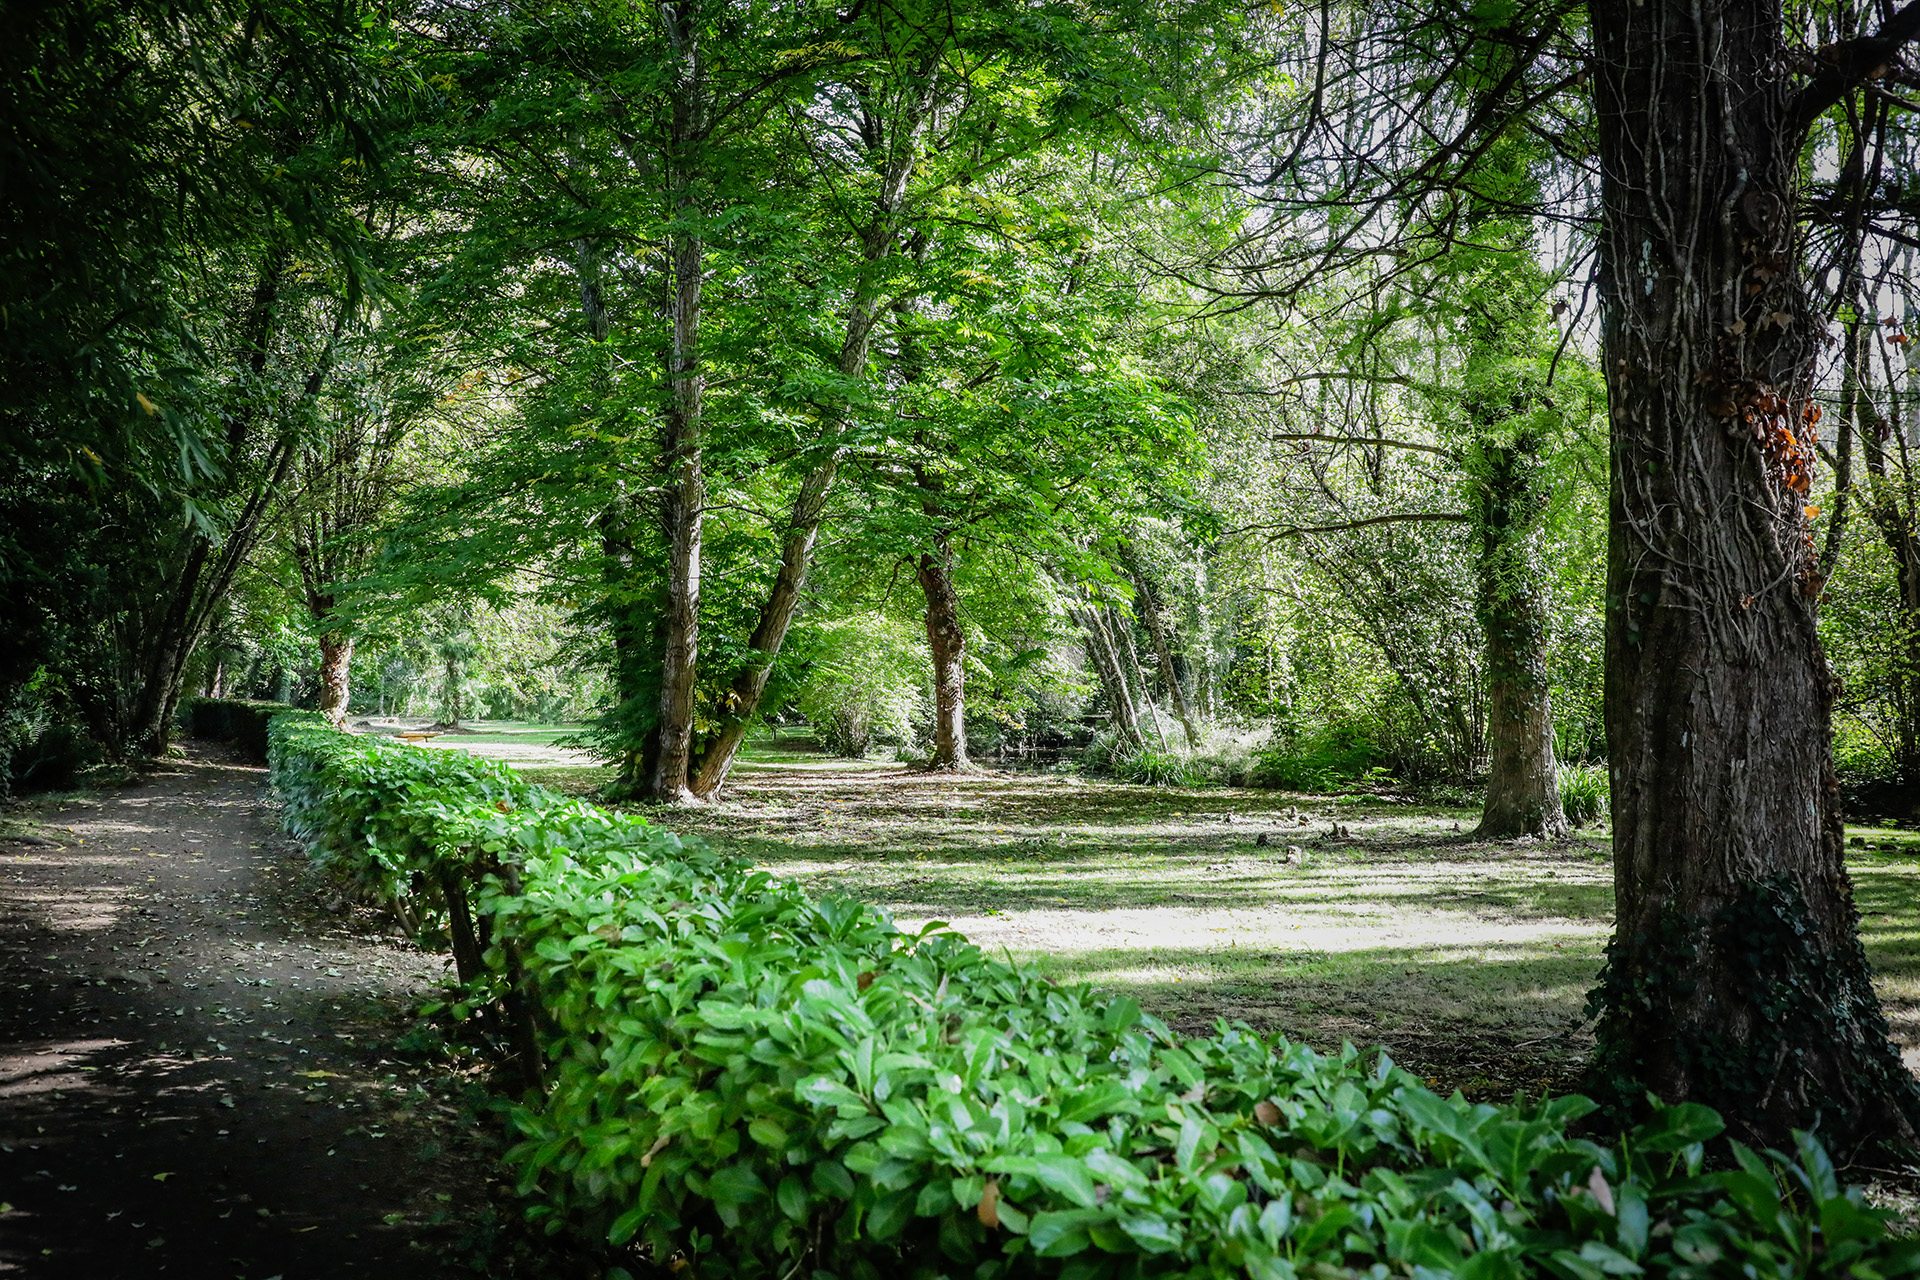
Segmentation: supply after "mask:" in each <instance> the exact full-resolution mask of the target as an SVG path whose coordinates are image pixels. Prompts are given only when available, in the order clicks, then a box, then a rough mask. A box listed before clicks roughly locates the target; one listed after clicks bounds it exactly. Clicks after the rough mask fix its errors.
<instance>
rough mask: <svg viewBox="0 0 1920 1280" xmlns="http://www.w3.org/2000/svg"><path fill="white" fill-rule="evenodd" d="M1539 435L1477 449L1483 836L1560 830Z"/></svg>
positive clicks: (1548, 834)
mask: <svg viewBox="0 0 1920 1280" xmlns="http://www.w3.org/2000/svg"><path fill="white" fill-rule="evenodd" d="M1540 443H1541V442H1539V441H1537V440H1536V439H1534V438H1533V437H1532V436H1530V435H1528V434H1526V433H1522V434H1521V435H1520V437H1519V438H1518V439H1516V440H1515V441H1514V443H1512V444H1510V445H1489V446H1485V447H1483V448H1482V450H1481V454H1482V458H1481V461H1482V464H1483V468H1484V474H1483V475H1482V476H1481V481H1482V484H1481V492H1480V503H1479V507H1480V511H1479V518H1478V520H1477V521H1476V523H1477V524H1478V525H1479V530H1480V559H1479V564H1478V566H1477V568H1478V571H1479V597H1478V601H1477V603H1478V610H1477V611H1478V613H1479V615H1480V625H1481V628H1482V630H1483V632H1484V633H1485V636H1486V646H1487V699H1488V703H1489V707H1488V715H1487V745H1488V747H1489V759H1488V762H1487V798H1486V804H1485V806H1484V807H1483V808H1482V810H1481V813H1480V827H1479V829H1478V830H1477V831H1476V832H1475V833H1474V834H1475V835H1477V836H1480V837H1481V838H1483V839H1498V838H1503V837H1507V836H1523V835H1528V836H1539V837H1542V838H1545V839H1558V838H1560V837H1562V836H1564V835H1566V834H1567V831H1568V827H1567V815H1566V812H1565V810H1564V809H1562V808H1561V805H1560V769H1559V764H1558V762H1557V761H1556V760H1555V759H1554V752H1553V708H1552V705H1551V700H1550V695H1549V688H1550V686H1549V682H1548V679H1547V633H1548V618H1547V600H1546V583H1545V581H1544V580H1543V579H1544V578H1545V569H1544V566H1542V564H1541V563H1540V539H1539V517H1540V514H1541V511H1542V510H1543V509H1544V508H1545V506H1546V494H1545V491H1544V487H1543V482H1542V479H1541V477H1540V475H1539V469H1540V464H1539V459H1538V457H1537V456H1536V455H1537V451H1538V448H1539V446H1540Z"/></svg>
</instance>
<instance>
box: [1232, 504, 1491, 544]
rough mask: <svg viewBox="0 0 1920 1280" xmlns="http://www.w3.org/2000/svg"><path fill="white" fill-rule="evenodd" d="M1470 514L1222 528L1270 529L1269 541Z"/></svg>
mask: <svg viewBox="0 0 1920 1280" xmlns="http://www.w3.org/2000/svg"><path fill="white" fill-rule="evenodd" d="M1472 518H1473V517H1472V516H1470V515H1468V514H1467V513H1466V512H1464V511H1402V512H1396V513H1395V514H1393V515H1385V516H1367V517H1366V518H1365V519H1361V520H1343V521H1341V522H1340V523H1339V524H1281V523H1279V522H1278V521H1273V520H1266V521H1262V522H1260V523H1259V524H1243V525H1241V526H1240V527H1239V528H1237V529H1228V530H1226V531H1225V533H1224V535H1223V536H1225V537H1232V536H1233V535H1235V534H1240V533H1253V532H1256V531H1257V530H1261V529H1271V530H1273V534H1272V536H1271V537H1270V538H1269V541H1276V542H1277V541H1278V540H1280V539H1281V538H1297V537H1299V536H1300V535H1302V534H1307V533H1345V532H1346V531H1347V530H1349V529H1366V528H1370V527H1371V526H1373V525H1377V524H1436V523H1445V524H1465V523H1466V522H1467V521H1469V520H1471V519H1472Z"/></svg>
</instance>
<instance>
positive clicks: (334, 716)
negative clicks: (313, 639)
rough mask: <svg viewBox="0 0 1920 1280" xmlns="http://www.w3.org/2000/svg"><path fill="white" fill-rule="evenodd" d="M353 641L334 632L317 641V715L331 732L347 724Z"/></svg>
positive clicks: (324, 634)
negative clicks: (318, 643)
mask: <svg viewBox="0 0 1920 1280" xmlns="http://www.w3.org/2000/svg"><path fill="white" fill-rule="evenodd" d="M352 666H353V637H352V636H350V635H346V634H343V633H341V632H337V631H329V632H325V633H323V634H322V635H321V637H320V714H321V715H323V716H325V717H326V718H327V721H328V723H330V724H332V725H333V727H334V728H336V729H341V728H345V727H346V723H347V696H348V694H349V693H350V692H351V688H350V683H349V682H350V681H351V679H352V674H351V672H352Z"/></svg>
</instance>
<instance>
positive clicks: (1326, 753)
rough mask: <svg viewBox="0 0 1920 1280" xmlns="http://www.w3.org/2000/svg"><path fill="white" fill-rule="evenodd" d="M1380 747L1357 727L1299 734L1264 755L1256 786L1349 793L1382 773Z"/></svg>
mask: <svg viewBox="0 0 1920 1280" xmlns="http://www.w3.org/2000/svg"><path fill="white" fill-rule="evenodd" d="M1380 759H1381V751H1380V748H1379V747H1378V746H1377V745H1376V744H1375V742H1374V740H1373V738H1372V737H1371V736H1370V734H1369V733H1368V731H1367V730H1366V729H1365V728H1364V727H1362V726H1360V725H1356V724H1346V725H1335V726H1332V727H1330V728H1325V729H1320V730H1318V731H1316V732H1310V733H1304V734H1296V735H1292V736H1291V737H1289V738H1286V739H1283V740H1281V741H1279V742H1276V743H1274V744H1273V745H1271V746H1269V747H1267V748H1266V749H1265V750H1263V751H1261V752H1260V755H1259V759H1258V762H1257V764H1256V766H1255V768H1254V772H1253V778H1254V782H1255V785H1257V786H1265V787H1278V788H1280V789H1282V790H1286V791H1322V792H1325V791H1345V790H1348V789H1349V788H1351V787H1352V786H1354V785H1355V784H1356V783H1360V782H1363V781H1368V780H1371V779H1373V778H1374V777H1376V776H1377V775H1378V773H1379V772H1380V768H1379V763H1378V762H1379V760H1380Z"/></svg>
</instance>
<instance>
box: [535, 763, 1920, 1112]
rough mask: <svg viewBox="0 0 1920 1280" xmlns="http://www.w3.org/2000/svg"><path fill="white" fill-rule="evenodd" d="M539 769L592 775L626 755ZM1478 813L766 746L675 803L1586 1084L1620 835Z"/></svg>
mask: <svg viewBox="0 0 1920 1280" xmlns="http://www.w3.org/2000/svg"><path fill="white" fill-rule="evenodd" d="M526 772H527V773H528V774H529V775H530V776H532V777H534V778H535V779H537V780H539V781H541V782H545V783H548V784H550V785H556V786H560V787H564V788H567V789H570V790H575V791H590V790H592V789H593V788H595V787H597V786H599V785H601V784H602V783H603V782H604V780H605V777H606V773H605V771H604V770H598V769H582V768H539V767H529V768H527V769H526ZM1476 816H1477V815H1476V814H1474V813H1473V812H1471V811H1468V810H1450V809H1435V808H1426V807H1414V806H1408V805H1395V804H1383V803H1380V802H1377V801H1374V800H1370V799H1367V798H1363V797H1328V796H1300V795H1288V794H1281V793H1275V792H1266V791H1236V790H1202V791H1192V790H1173V789H1165V788H1152V787H1137V786H1127V785H1122V784H1117V783H1108V782H1100V781H1093V780H1088V779H1081V778H1075V777H1071V776H1057V775H1024V774H983V775H977V776H968V777H949V776H943V775H930V774H923V773H916V772H913V771H911V770H909V769H906V768H903V767H901V766H898V765H893V764H883V763H876V762H861V763H855V762H846V761H835V760H831V759H829V758H827V757H824V756H820V755H817V754H812V753H808V752H801V751H796V750H790V749H789V750H770V749H767V748H765V747H762V748H759V749H757V750H755V751H754V752H753V753H751V754H750V755H749V756H748V757H747V758H746V759H745V760H744V761H743V763H742V764H741V766H740V768H739V770H738V771H737V773H736V775H735V779H734V780H733V781H732V782H731V783H730V784H729V786H728V789H727V793H726V796H725V798H724V800H723V802H722V803H720V804H717V805H713V806H710V807H708V808H705V809H700V810H691V811H685V812H676V813H673V814H671V815H670V816H666V817H665V818H664V821H665V822H666V823H667V824H668V825H671V826H673V827H674V828H676V829H677V830H681V831H684V832H688V833H694V834H699V835H702V836H705V837H706V838H707V839H709V840H710V841H712V842H714V843H715V844H718V845H723V846H726V847H729V848H733V849H736V850H738V851H739V852H740V853H742V854H744V855H745V856H747V857H749V858H752V859H753V860H755V861H756V862H758V863H760V864H761V865H763V866H765V867H767V868H768V869H769V870H772V871H774V872H776V873H778V874H781V875H786V876H791V877H794V878H796V879H798V880H800V881H802V882H804V883H805V884H807V885H808V887H809V888H811V889H812V890H814V891H815V892H818V893H829V892H838V893H846V894H850V895H853V896H856V897H859V898H863V899H865V900H868V901H871V902H876V903H879V904H882V905H884V906H886V907H888V908H889V909H891V910H892V911H893V912H894V913H895V914H896V916H898V917H899V918H900V919H902V920H903V921H919V920H926V919H938V920H946V921H948V922H950V923H952V924H953V925H954V926H955V927H957V928H959V929H960V930H962V931H963V932H965V933H966V934H967V935H968V936H970V937H972V938H973V939H974V940H975V941H976V942H979V943H981V944H982V945H984V946H988V947H994V948H1005V949H1006V950H1007V951H1009V952H1011V953H1012V954H1013V955H1014V956H1016V957H1018V958H1021V959H1027V960H1032V961H1034V962H1035V963H1037V964H1039V965H1040V966H1042V967H1043V968H1044V969H1045V970H1046V971H1047V972H1049V973H1052V974H1055V975H1058V976H1059V977H1062V978H1079V979H1086V980H1089V981H1092V982H1096V983H1099V984H1100V985H1101V986H1103V987H1107V988H1110V989H1113V990H1119V991H1125V992H1127V993H1128V994H1131V995H1133V996H1135V997H1136V998H1138V999H1139V1000H1140V1002H1141V1003H1142V1004H1143V1005H1145V1006H1146V1007H1147V1008H1149V1009H1152V1010H1153V1011H1154V1012H1156V1013H1158V1014H1159V1015H1160V1016H1162V1017H1164V1018H1166V1019H1167V1020H1168V1021H1169V1022H1171V1023H1173V1024H1174V1025H1176V1026H1178V1027H1181V1028H1183V1029H1188V1030H1195V1029H1204V1028H1207V1027H1209V1026H1210V1025H1211V1024H1212V1023H1213V1022H1214V1021H1215V1020H1216V1019H1218V1018H1222V1017H1228V1018H1241V1019H1245V1020H1246V1021H1248V1022H1250V1023H1253V1024H1254V1025H1256V1026H1259V1027H1262V1028H1266V1029H1271V1030H1279V1031H1283V1032H1286V1033H1287V1034H1289V1035H1291V1036H1294V1037H1296V1038H1299V1039H1303V1040H1306V1041H1307V1042H1309V1043H1311V1044H1314V1045H1317V1046H1320V1047H1324V1048H1335V1047H1338V1045H1339V1043H1340V1042H1341V1041H1342V1040H1353V1041H1355V1042H1356V1043H1360V1044H1383V1045H1385V1046H1386V1047H1387V1049H1388V1050H1389V1051H1390V1052H1391V1053H1392V1054H1393V1055H1394V1057H1395V1058H1396V1059H1398V1060H1399V1061H1401V1062H1402V1063H1404V1064H1406V1065H1408V1066H1410V1067H1412V1068H1414V1069H1416V1070H1419V1071H1421V1072H1422V1073H1423V1074H1426V1075H1428V1076H1429V1077H1431V1078H1433V1079H1434V1080H1435V1081H1436V1082H1437V1083H1439V1084H1440V1085H1441V1086H1443V1087H1459V1088H1462V1089H1464V1090H1466V1091H1467V1092H1468V1093H1469V1094H1474V1095H1483V1096H1504V1095H1506V1094H1508V1093H1511V1092H1512V1091H1513V1090H1514V1089H1526V1090H1530V1091H1532V1090H1538V1089H1541V1088H1543V1087H1551V1088H1557V1089H1558V1088H1569V1087H1572V1086H1573V1085H1574V1084H1575V1083H1576V1081H1577V1077H1578V1074H1579V1071H1580V1068H1581V1065H1582V1063H1583V1061H1584V1059H1585V1055H1586V1053H1587V1051H1588V1049H1589V1048H1590V1046H1591V1043H1592V1040H1591V1031H1590V1028H1589V1027H1588V1026H1587V1024H1586V1023H1585V1020H1584V1017H1583V1012H1582V1011H1583V1007H1584V1004H1585V998H1586V992H1587V990H1588V988H1589V987H1591V986H1592V985H1593V982H1594V979H1595V977H1596V975H1597V974H1598V972H1599V968H1600V962H1601V955H1602V952H1603V950H1604V948H1605V946H1606V941H1607V935H1608V932H1609V930H1610V928H1611V924H1612V918H1611V917H1612V907H1613V885H1612V868H1611V865H1610V861H1609V857H1610V853H1609V845H1608V842H1607V839H1606V838H1605V836H1604V834H1598V833H1593V832H1587V833H1583V834H1581V835H1580V836H1577V837H1576V838H1575V839H1574V840H1572V841H1570V842H1567V843H1565V844H1560V845H1540V844H1528V843H1522V844H1514V843H1505V842H1497V843H1490V842H1485V841H1473V840H1470V839H1468V838H1467V836H1466V835H1465V834H1464V833H1465V832H1466V831H1470V830H1471V829H1472V826H1473V823H1474V820H1475V818H1476ZM1336 826H1337V827H1338V828H1340V829H1341V830H1340V831H1336V830H1335V828H1336ZM1849 834H1850V835H1853V836H1857V837H1859V838H1860V839H1862V840H1864V841H1865V842H1866V843H1868V844H1869V845H1872V846H1874V847H1873V848H1870V849H1850V850H1849V852H1850V853H1851V854H1853V861H1852V868H1853V874H1854V878H1855V884H1856V887H1857V890H1858V896H1859V904H1860V911H1861V917H1862V921H1861V923H1862V930H1863V936H1864V938H1865V941H1866V945H1867V950H1868V954H1869V956H1870V957H1871V958H1872V961H1873V964H1874V967H1875V970H1876V972H1877V973H1878V974H1879V976H1880V988H1881V993H1882V996H1883V997H1884V998H1885V1000H1886V1002H1887V1011H1888V1015H1889V1017H1890V1018H1891V1019H1892V1021H1893V1023H1894V1033H1895V1036H1896V1038H1897V1039H1898V1040H1899V1041H1900V1042H1901V1044H1902V1045H1903V1046H1905V1047H1906V1049H1907V1051H1908V1061H1909V1065H1915V1064H1920V836H1917V835H1916V834H1915V833H1913V832H1908V831H1896V830H1891V829H1885V828H1857V829H1853V830H1851V831H1850V833H1849ZM1262 836H1265V837H1266V840H1267V843H1266V844H1264V845H1263V844H1261V843H1260V838H1261V837H1262Z"/></svg>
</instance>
